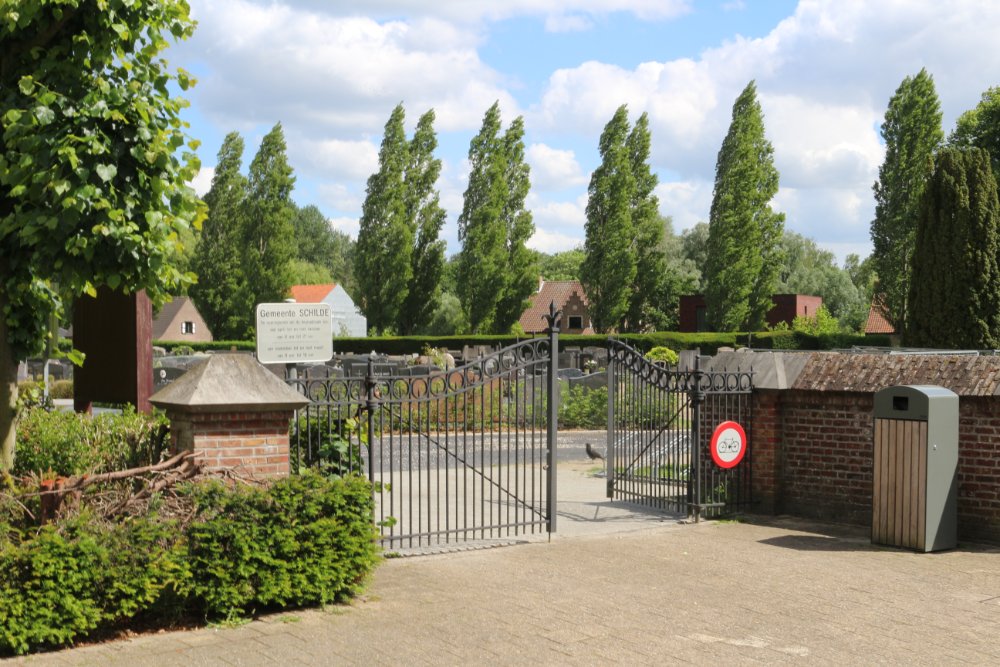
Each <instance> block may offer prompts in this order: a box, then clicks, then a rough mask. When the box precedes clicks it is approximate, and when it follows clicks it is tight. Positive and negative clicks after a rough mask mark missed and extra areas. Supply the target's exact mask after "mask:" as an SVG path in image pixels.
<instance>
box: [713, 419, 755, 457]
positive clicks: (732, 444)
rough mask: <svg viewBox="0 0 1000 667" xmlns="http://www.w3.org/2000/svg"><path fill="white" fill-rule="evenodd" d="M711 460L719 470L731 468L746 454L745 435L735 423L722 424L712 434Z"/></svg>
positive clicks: (741, 428)
mask: <svg viewBox="0 0 1000 667" xmlns="http://www.w3.org/2000/svg"><path fill="white" fill-rule="evenodd" d="M709 449H711V450H712V460H713V461H715V465H717V466H719V467H720V468H733V467H735V466H736V465H737V464H738V463H739V462H740V461H742V460H743V456H744V455H745V454H746V453H747V434H746V431H744V430H743V427H742V426H740V425H739V424H737V423H736V422H722V423H721V424H719V425H718V426H716V427H715V432H714V433H712V442H711V443H709Z"/></svg>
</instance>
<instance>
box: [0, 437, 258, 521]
mask: <svg viewBox="0 0 1000 667" xmlns="http://www.w3.org/2000/svg"><path fill="white" fill-rule="evenodd" d="M211 474H212V476H213V477H223V478H226V479H228V480H230V481H231V482H232V483H243V484H260V483H262V482H260V481H258V480H255V479H253V478H252V477H247V476H243V475H240V474H239V473H238V472H236V471H221V472H219V471H216V472H213V473H211ZM204 476H206V473H205V472H204V471H203V469H202V464H201V461H200V460H199V459H198V458H197V457H196V456H195V454H194V452H181V453H180V454H177V455H175V456H172V457H170V458H168V459H166V460H164V461H161V462H160V463H155V464H153V465H147V466H141V467H138V468H130V469H128V470H115V471H112V472H106V473H100V474H90V475H78V476H73V477H60V478H57V479H45V478H43V476H41V475H37V474H35V475H30V476H28V477H24V478H21V479H20V483H19V484H17V485H16V486H14V488H12V489H11V490H10V491H7V492H4V493H2V494H0V495H2V496H4V497H5V498H4V499H5V500H6V501H7V503H5V504H11V503H12V504H14V505H16V506H18V509H20V511H21V514H22V515H23V517H24V518H25V519H26V520H27V521H28V522H31V523H35V524H37V525H42V524H45V523H48V522H50V521H52V520H54V519H56V518H57V517H59V516H61V515H64V514H67V513H72V512H74V511H76V510H79V509H80V508H81V507H82V506H86V507H87V508H89V509H90V510H91V511H92V512H93V513H94V514H96V515H97V516H99V517H101V518H103V519H105V520H108V521H117V520H122V519H125V518H127V517H129V516H139V515H144V514H146V513H148V512H149V511H150V510H151V509H153V508H155V510H156V512H157V513H158V514H159V515H160V516H162V517H167V518H177V519H180V520H181V521H182V523H183V522H185V521H186V520H188V519H190V518H191V517H192V515H193V514H194V507H193V506H192V503H191V501H190V499H189V497H188V496H187V495H186V494H183V493H180V492H179V490H178V486H179V485H180V484H182V483H183V482H187V481H189V480H195V479H198V478H200V477H204Z"/></svg>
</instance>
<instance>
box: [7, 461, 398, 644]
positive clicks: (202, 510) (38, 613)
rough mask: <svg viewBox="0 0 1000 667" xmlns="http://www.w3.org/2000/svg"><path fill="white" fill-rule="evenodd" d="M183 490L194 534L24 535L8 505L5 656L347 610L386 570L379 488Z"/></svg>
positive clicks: (88, 530)
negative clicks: (192, 621)
mask: <svg viewBox="0 0 1000 667" xmlns="http://www.w3.org/2000/svg"><path fill="white" fill-rule="evenodd" d="M180 491H181V494H182V498H185V499H187V500H188V501H189V502H190V504H191V511H190V512H189V519H188V522H187V523H186V524H183V525H182V524H181V523H179V522H178V521H176V520H173V519H166V518H162V517H159V516H158V515H157V514H156V513H150V514H147V515H144V516H140V517H133V518H127V519H123V520H120V521H119V522H117V523H114V522H107V521H103V520H100V519H98V518H96V517H95V516H94V515H93V514H91V513H89V512H88V511H86V510H83V511H81V512H79V513H77V514H76V515H74V516H68V517H63V518H61V519H59V520H58V521H57V522H54V523H51V524H48V525H46V526H44V527H42V528H40V529H38V528H34V527H24V526H22V527H17V526H15V524H16V523H17V521H16V520H14V521H11V520H10V518H11V516H12V514H13V513H14V508H13V507H8V506H7V505H5V504H3V503H0V511H2V512H4V515H3V516H0V529H2V530H0V655H4V654H11V653H18V654H23V653H27V652H28V651H31V650H36V649H38V648H45V647H54V646H61V645H66V644H69V643H72V642H73V641H75V640H77V639H78V638H81V637H85V636H87V635H88V634H91V633H93V632H94V631H100V630H103V629H109V628H113V627H121V626H122V625H124V624H127V623H128V622H129V621H132V620H134V619H137V618H141V619H142V621H143V624H144V625H146V626H148V625H150V624H154V625H155V624H157V623H160V624H162V623H164V622H165V621H170V620H174V619H175V618H176V617H177V616H178V615H180V614H191V613H198V614H204V615H205V616H207V617H208V618H232V617H236V616H239V615H243V614H246V613H248V612H253V611H263V610H265V609H276V608H280V607H283V606H287V605H296V606H297V605H307V604H317V603H325V602H331V601H340V600H344V599H346V598H347V597H349V596H351V595H354V594H356V593H357V592H358V591H359V590H360V588H361V586H362V585H363V583H364V581H365V580H366V578H367V577H368V575H369V574H370V572H371V570H372V568H373V567H374V565H375V564H376V563H377V561H378V554H377V551H378V547H377V545H376V542H375V538H376V536H377V535H376V532H375V528H374V526H373V524H372V495H371V487H370V485H369V484H368V482H367V481H366V480H364V479H362V478H360V477H349V478H344V479H337V480H328V479H325V478H323V477H321V476H319V475H317V474H314V473H306V474H303V475H296V476H293V477H290V478H286V479H282V480H279V481H277V482H275V483H273V484H272V485H271V486H269V487H267V488H256V487H248V486H240V487H237V488H230V487H227V486H225V485H223V484H222V483H221V482H219V481H209V482H200V483H194V484H188V485H186V486H184V487H181V489H180ZM3 498H6V496H0V500H3ZM85 498H86V496H85Z"/></svg>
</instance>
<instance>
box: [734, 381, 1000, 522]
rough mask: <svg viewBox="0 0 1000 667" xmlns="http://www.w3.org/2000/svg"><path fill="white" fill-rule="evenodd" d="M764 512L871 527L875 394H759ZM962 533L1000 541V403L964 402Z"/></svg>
mask: <svg viewBox="0 0 1000 667" xmlns="http://www.w3.org/2000/svg"><path fill="white" fill-rule="evenodd" d="M753 410H754V422H753V433H754V436H753V443H752V448H753V449H752V451H753V461H754V473H753V486H754V499H755V500H756V501H758V503H759V505H758V507H759V509H760V511H762V512H769V511H773V512H775V513H782V514H792V515H797V516H805V517H812V518H821V519H830V520H834V521H843V522H847V523H854V524H858V525H870V522H871V502H872V495H871V494H872V478H871V474H872V437H873V434H872V428H873V415H872V410H873V395H872V394H870V393H851V392H821V391H802V390H791V391H768V390H757V391H755V392H754V408H753ZM959 411H960V423H959V462H958V534H959V538H960V539H973V540H975V539H985V540H989V541H1000V497H998V490H1000V397H997V398H980V397H962V398H961V399H960V401H959Z"/></svg>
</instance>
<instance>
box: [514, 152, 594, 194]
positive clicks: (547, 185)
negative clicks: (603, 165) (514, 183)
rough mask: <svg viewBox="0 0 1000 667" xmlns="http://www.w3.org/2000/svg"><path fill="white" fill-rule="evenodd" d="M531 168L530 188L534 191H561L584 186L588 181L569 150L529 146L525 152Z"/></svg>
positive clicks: (574, 155)
mask: <svg viewBox="0 0 1000 667" xmlns="http://www.w3.org/2000/svg"><path fill="white" fill-rule="evenodd" d="M525 157H526V158H527V161H528V164H529V166H530V167H531V186H532V188H533V189H535V190H561V189H563V188H570V187H579V186H580V185H585V184H586V183H587V182H588V181H589V179H588V178H587V176H585V175H584V173H583V170H582V169H581V168H580V163H579V162H577V160H576V154H575V153H574V152H573V151H571V150H562V149H558V148H552V147H551V146H547V145H545V144H531V145H530V146H528V150H527V151H525Z"/></svg>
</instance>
